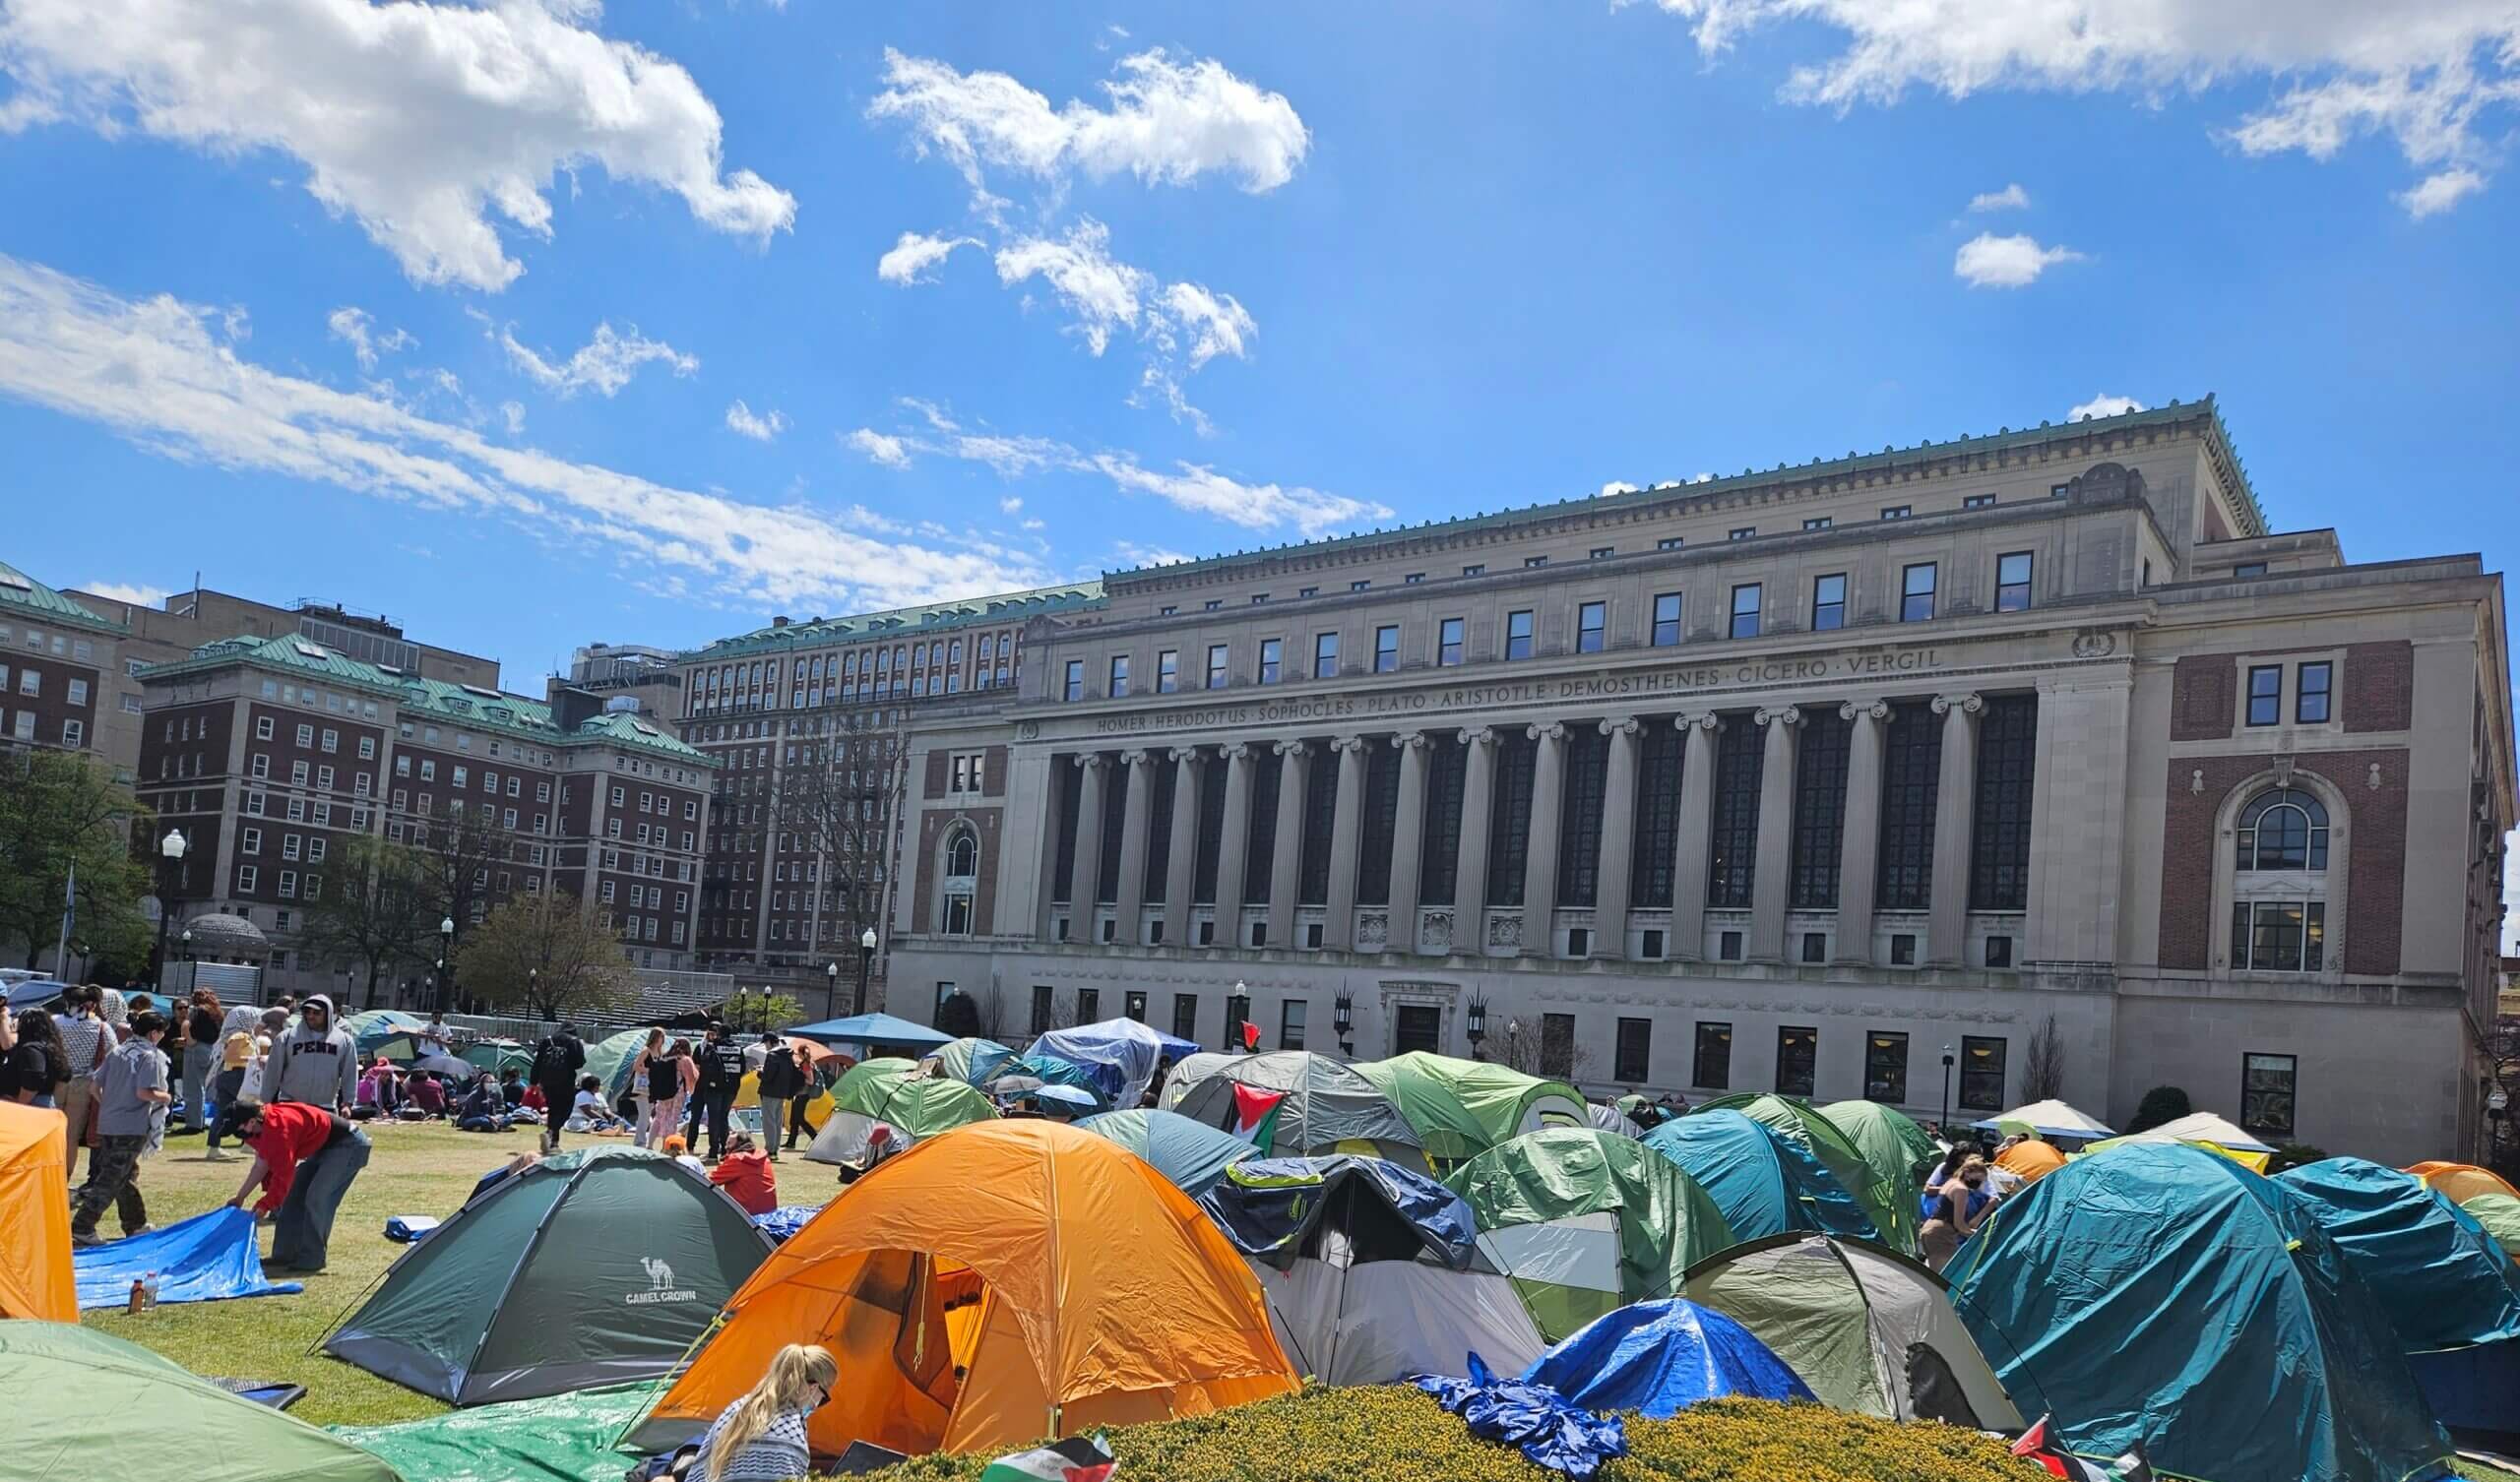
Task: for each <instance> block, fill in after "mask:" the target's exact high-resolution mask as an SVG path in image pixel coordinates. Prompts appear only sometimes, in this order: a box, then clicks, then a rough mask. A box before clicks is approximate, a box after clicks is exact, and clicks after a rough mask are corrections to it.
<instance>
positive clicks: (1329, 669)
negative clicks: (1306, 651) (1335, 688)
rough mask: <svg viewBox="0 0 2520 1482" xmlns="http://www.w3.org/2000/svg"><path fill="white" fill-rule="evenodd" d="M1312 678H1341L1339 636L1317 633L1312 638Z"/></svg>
mask: <svg viewBox="0 0 2520 1482" xmlns="http://www.w3.org/2000/svg"><path fill="white" fill-rule="evenodd" d="M1312 677H1313V678H1315V679H1336V678H1338V677H1339V635H1338V634H1336V633H1316V634H1314V635H1313V636H1312Z"/></svg>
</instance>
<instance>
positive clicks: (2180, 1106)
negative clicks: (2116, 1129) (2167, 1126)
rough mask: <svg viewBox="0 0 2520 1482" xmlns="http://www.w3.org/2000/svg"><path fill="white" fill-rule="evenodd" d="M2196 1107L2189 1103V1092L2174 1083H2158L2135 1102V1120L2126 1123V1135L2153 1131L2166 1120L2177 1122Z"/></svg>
mask: <svg viewBox="0 0 2520 1482" xmlns="http://www.w3.org/2000/svg"><path fill="white" fill-rule="evenodd" d="M2195 1109H2196V1108H2195V1107H2194V1106H2192V1105H2190V1104H2189V1102H2188V1099H2187V1092H2185V1091H2183V1090H2181V1089H2179V1088H2178V1087H2177V1086H2174V1085H2157V1086H2154V1087H2153V1088H2152V1089H2151V1090H2148V1091H2146V1092H2144V1099H2143V1100H2141V1101H2138V1102H2136V1103H2135V1120H2134V1121H2132V1122H2129V1123H2127V1124H2126V1135H2127V1136H2128V1137H2133V1136H2134V1135H2135V1134H2137V1133H2139V1132H2151V1131H2152V1130H2153V1129H2154V1128H2156V1127H2159V1126H2161V1125H2162V1124H2163V1123H2164V1122H2175V1121H2177V1120H2178V1119H2179V1118H2181V1117H2184V1116H2186V1115H2187V1114H2188V1113H2190V1112H2192V1111H2194V1110H2195Z"/></svg>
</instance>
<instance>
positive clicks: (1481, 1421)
mask: <svg viewBox="0 0 2520 1482" xmlns="http://www.w3.org/2000/svg"><path fill="white" fill-rule="evenodd" d="M1418 1389H1423V1390H1425V1391H1426V1392H1427V1393H1429V1394H1432V1395H1433V1396H1435V1402H1436V1403H1437V1404H1440V1405H1442V1406H1443V1407H1444V1408H1445V1409H1447V1410H1450V1411H1451V1412H1453V1413H1454V1414H1455V1415H1458V1416H1460V1417H1461V1419H1462V1423H1463V1424H1464V1425H1467V1426H1469V1427H1470V1433H1471V1434H1472V1435H1474V1436H1477V1437H1478V1438H1480V1439H1481V1440H1482V1441H1493V1442H1495V1443H1496V1444H1497V1445H1499V1446H1510V1447H1515V1448H1518V1449H1520V1450H1521V1451H1522V1453H1523V1455H1524V1456H1525V1457H1526V1458H1528V1459H1529V1460H1530V1461H1531V1462H1532V1463H1533V1464H1534V1465H1536V1466H1545V1467H1548V1468H1550V1469H1551V1470H1553V1471H1561V1472H1564V1473H1565V1474H1566V1475H1568V1476H1570V1477H1575V1478H1584V1477H1589V1476H1591V1475H1592V1474H1593V1473H1594V1472H1595V1471H1597V1470H1599V1469H1600V1468H1601V1464H1602V1463H1603V1462H1605V1461H1607V1460H1608V1459H1609V1458H1610V1457H1612V1456H1624V1455H1626V1454H1627V1427H1626V1426H1625V1425H1623V1424H1621V1423H1620V1421H1619V1418H1618V1417H1617V1416H1615V1415H1596V1414H1594V1413H1593V1412H1592V1411H1590V1410H1584V1409H1579V1408H1577V1407H1576V1406H1574V1405H1572V1404H1569V1403H1568V1402H1567V1401H1566V1398H1565V1396H1563V1395H1561V1394H1559V1393H1558V1392H1557V1391H1556V1390H1555V1389H1550V1388H1549V1387H1548V1386H1546V1385H1539V1384H1533V1383H1531V1382H1530V1381H1528V1380H1511V1379H1498V1378H1497V1377H1496V1376H1495V1375H1494V1374H1493V1373H1490V1372H1489V1370H1488V1368H1487V1366H1486V1365H1485V1364H1484V1363H1481V1361H1480V1357H1479V1355H1478V1354H1476V1353H1474V1354H1472V1355H1470V1378H1468V1379H1445V1378H1442V1377H1440V1376H1437V1375H1427V1376H1425V1377H1423V1378H1420V1379H1419V1380H1418Z"/></svg>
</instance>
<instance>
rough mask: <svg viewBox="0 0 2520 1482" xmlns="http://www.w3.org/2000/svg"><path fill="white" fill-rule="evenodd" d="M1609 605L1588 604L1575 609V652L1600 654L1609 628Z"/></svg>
mask: <svg viewBox="0 0 2520 1482" xmlns="http://www.w3.org/2000/svg"><path fill="white" fill-rule="evenodd" d="M1609 611H1610V609H1609V604H1608V603H1607V602H1586V603H1584V604H1583V605H1582V606H1580V607H1577V608H1576V609H1575V651H1576V652H1578V653H1599V652H1601V651H1602V641H1603V639H1604V638H1605V637H1606V635H1607V629H1608V627H1609Z"/></svg>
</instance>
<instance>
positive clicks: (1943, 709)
mask: <svg viewBox="0 0 2520 1482" xmlns="http://www.w3.org/2000/svg"><path fill="white" fill-rule="evenodd" d="M1955 708H1956V709H1958V710H1961V711H1962V712H1964V713H1966V714H1971V715H1975V714H1977V713H1978V712H1979V711H1980V710H1985V708H1986V702H1985V700H1984V699H1982V698H1980V696H1979V695H1978V693H1977V692H1976V691H1975V690H1972V691H1970V692H1969V693H1968V694H1965V695H1936V696H1935V697H1933V712H1934V713H1935V714H1937V715H1948V714H1950V713H1951V712H1952V710H1954V709H1955Z"/></svg>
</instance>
